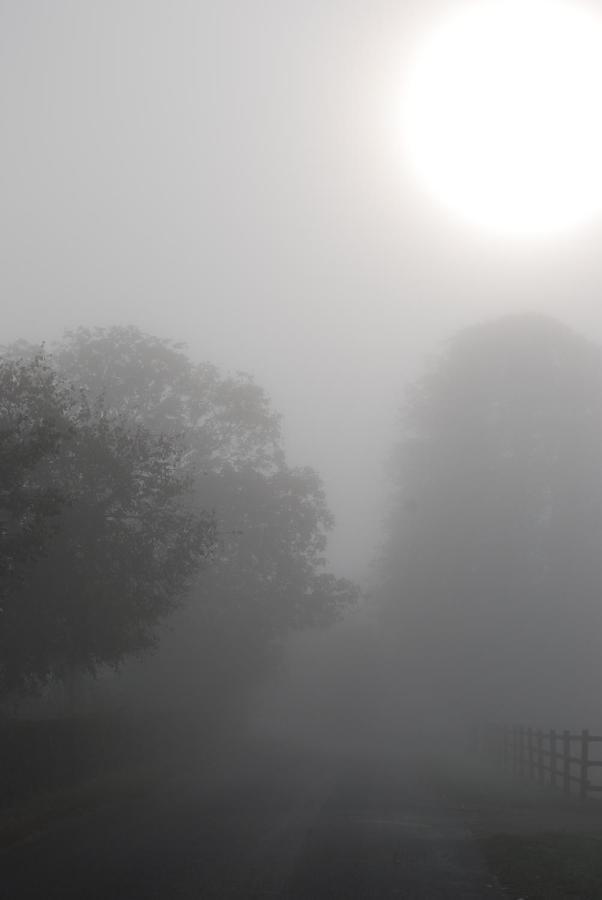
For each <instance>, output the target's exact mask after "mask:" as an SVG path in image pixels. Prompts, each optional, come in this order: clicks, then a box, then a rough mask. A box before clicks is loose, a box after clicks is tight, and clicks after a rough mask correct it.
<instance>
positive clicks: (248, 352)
mask: <svg viewBox="0 0 602 900" xmlns="http://www.w3.org/2000/svg"><path fill="white" fill-rule="evenodd" d="M451 5H453V4H451V3H444V2H434V0H428V2H425V0H420V2H419V0H408V2H401V3H393V2H384V0H380V2H379V0H376V2H372V3H366V2H364V3H358V2H350V0H345V2H343V0H322V2H320V3H318V2H308V3H304V4H300V3H293V2H292V0H266V2H261V3H248V2H242V0H238V2H232V0H221V2H219V3H207V2H202V0H194V2H193V0H172V2H170V3H166V2H157V0H106V2H103V3H91V2H90V3H82V2H81V0H53V2H52V3H46V2H41V0H19V2H16V0H15V2H11V0H0V107H1V110H2V114H1V118H0V122H1V126H0V127H1V129H2V134H1V140H0V148H1V149H0V153H1V155H2V168H1V172H2V205H1V207H0V248H1V250H0V253H1V255H2V264H1V266H0V282H1V284H0V287H1V294H0V296H1V297H2V300H1V304H2V313H3V315H2V325H3V328H2V341H3V342H7V341H10V340H13V339H15V338H18V337H27V338H29V339H33V340H50V341H51V340H52V339H54V338H56V337H58V336H59V335H60V334H61V333H62V331H63V330H64V329H65V328H70V327H75V326H77V325H80V324H84V325H94V324H100V325H109V324H114V323H133V324H136V325H138V326H139V327H141V328H143V329H144V330H146V331H149V332H151V333H156V334H158V335H161V336H165V337H171V338H174V339H177V340H184V341H186V342H187V343H188V345H189V347H190V352H191V355H192V356H194V357H196V358H199V359H209V360H212V361H214V362H216V363H217V364H218V365H220V366H222V367H224V368H228V369H243V370H247V371H249V372H251V373H253V374H254V375H255V377H256V378H257V380H258V382H259V383H260V384H261V385H263V386H264V387H265V388H266V389H267V391H268V393H269V394H270V396H271V398H272V400H273V403H274V405H275V406H276V408H278V409H279V410H280V411H281V412H282V413H283V414H284V417H285V438H286V443H287V449H288V451H289V456H290V459H291V460H292V461H293V462H295V463H303V464H310V465H313V466H315V467H316V468H317V469H318V470H319V471H320V472H321V473H322V475H323V477H324V478H325V481H326V486H327V490H328V495H329V501H330V503H331V506H332V507H333V509H334V511H335V514H336V516H337V519H338V521H339V525H338V528H337V531H336V533H335V535H334V538H333V540H332V543H331V548H330V554H331V558H332V561H333V563H334V564H335V566H336V568H337V569H339V570H344V571H346V572H347V573H350V574H354V573H357V572H359V571H361V569H362V568H363V567H364V566H365V565H366V563H367V562H368V561H369V560H370V557H371V555H372V553H373V548H374V544H375V542H376V540H377V532H378V522H379V519H380V516H381V514H382V509H383V500H384V493H385V491H384V486H383V477H382V464H383V460H384V458H385V456H386V454H387V452H388V447H389V445H390V442H391V440H392V436H393V435H394V433H395V427H396V410H397V406H398V404H399V400H400V397H401V394H402V389H403V385H404V384H405V383H406V382H407V380H408V378H409V377H410V376H411V375H413V374H414V373H415V372H416V371H417V370H419V369H420V368H422V367H423V365H424V363H425V359H426V358H427V357H428V356H429V355H430V354H432V353H433V352H434V351H435V350H436V348H437V345H438V343H439V342H440V341H441V340H443V339H445V338H446V337H447V336H448V335H449V334H450V333H451V332H453V331H455V330H456V329H457V328H458V327H461V326H463V325H465V324H467V323H469V322H472V321H474V320H475V319H481V318H488V317H492V316H494V315H497V314H499V313H500V312H505V311H509V310H515V309H537V310H543V311H546V312H550V313H552V314H554V315H558V316H559V317H561V318H563V319H564V320H565V321H567V322H568V323H570V324H573V325H574V326H576V327H577V328H578V329H579V330H581V331H584V332H587V333H589V334H591V335H592V336H593V337H598V338H601V337H602V316H601V315H600V313H599V309H598V307H599V302H600V286H601V284H602V271H601V267H602V258H601V257H600V254H599V246H600V240H601V238H602V226H601V224H600V223H597V224H596V225H594V226H590V227H589V228H588V229H586V230H583V231H580V232H575V233H574V234H572V235H569V236H566V235H565V236H563V237H562V238H559V239H557V240H556V241H555V242H554V241H549V240H548V241H541V242H539V243H533V242H520V241H516V242H513V241H511V240H505V241H501V240H494V239H492V238H488V237H487V236H486V235H482V234H479V233H478V232H476V231H471V230H470V229H468V228H467V227H465V226H462V225H460V224H459V223H458V222H456V221H455V220H453V219H452V218H450V217H449V215H448V214H447V213H446V212H443V211H442V210H441V209H439V208H438V207H437V205H436V203H434V202H433V201H432V200H431V199H430V198H428V197H427V196H426V194H423V193H422V192H421V190H420V189H419V188H417V187H416V186H415V185H414V184H413V183H412V181H411V177H410V174H409V170H407V169H406V168H405V167H404V164H403V160H402V159H401V154H400V150H399V135H398V130H397V129H398V122H397V118H396V116H397V104H398V97H399V93H400V89H401V84H402V81H403V78H404V72H405V66H406V64H407V61H408V59H409V57H410V55H411V53H412V52H413V51H414V49H415V48H416V46H417V45H418V43H419V41H420V39H421V36H422V35H423V34H425V33H426V31H427V30H428V28H429V26H430V24H431V23H432V21H434V19H435V17H436V15H437V14H438V13H439V12H440V11H443V10H445V9H447V8H449V7H450V6H451Z"/></svg>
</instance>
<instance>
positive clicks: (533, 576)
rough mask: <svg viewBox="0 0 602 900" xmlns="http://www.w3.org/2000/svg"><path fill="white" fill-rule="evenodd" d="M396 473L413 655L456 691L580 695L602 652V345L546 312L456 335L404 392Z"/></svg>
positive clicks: (405, 620) (403, 610) (395, 546)
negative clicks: (431, 366) (428, 369)
mask: <svg viewBox="0 0 602 900" xmlns="http://www.w3.org/2000/svg"><path fill="white" fill-rule="evenodd" d="M392 473H393V477H394V498H395V499H394V503H393V505H392V510H391V517H390V521H389V534H388V543H387V550H386V554H385V557H386V570H387V576H388V580H389V585H390V593H391V596H392V598H393V605H394V606H395V609H396V613H395V616H396V619H397V622H398V627H399V630H400V633H401V635H402V638H401V643H400V649H401V655H402V657H403V658H404V659H405V660H406V661H409V660H412V662H413V664H415V665H418V663H420V665H419V669H422V670H423V671H424V673H425V674H426V677H428V678H429V679H430V681H429V683H430V684H431V686H432V688H433V690H437V691H438V690H441V691H442V693H444V694H448V693H449V692H454V691H455V694H456V696H458V698H460V697H462V696H464V697H468V695H470V694H473V695H474V697H475V698H476V697H477V696H478V695H481V697H482V699H483V700H487V701H488V702H492V703H499V704H503V705H504V706H505V708H507V710H508V711H512V709H513V708H514V707H513V705H514V704H516V707H517V708H518V707H519V706H520V704H521V703H523V704H524V703H531V704H532V705H537V704H542V703H544V702H546V703H548V705H549V706H550V709H554V708H560V706H561V705H562V707H563V709H566V708H567V706H568V704H569V699H568V698H569V697H573V702H575V703H577V702H578V701H579V700H580V696H579V695H578V693H577V692H578V691H580V690H581V691H582V690H583V688H584V685H586V684H587V683H588V681H591V680H593V679H594V678H595V673H596V671H597V670H598V659H599V655H600V650H601V648H602V643H601V640H600V637H601V635H602V630H601V629H602V552H601V550H602V353H601V350H600V348H599V347H597V346H595V345H593V344H591V343H590V342H589V341H587V340H585V339H583V338H581V337H579V336H577V335H576V334H574V333H572V332H571V331H570V330H569V329H567V328H565V327H563V326H562V325H560V324H558V323H556V322H554V321H552V320H549V319H546V318H541V317H537V316H516V317H509V318H506V319H502V320H500V321H497V322H494V323H492V324H486V325H480V326H476V327H473V328H470V329H468V330H467V331H465V332H463V333H461V334H460V335H458V337H457V338H456V339H455V340H453V341H451V342H450V344H449V345H448V347H447V350H446V352H445V354H444V355H443V357H442V358H441V360H440V361H439V364H438V365H437V366H436V367H435V368H434V369H433V370H432V371H431V372H430V373H429V374H428V375H427V376H426V377H424V378H423V379H422V380H421V381H420V382H418V383H417V384H416V385H415V386H414V388H413V389H412V391H411V392H410V394H409V397H408V401H407V404H406V407H405V413H404V430H403V436H402V439H401V441H400V442H399V445H398V446H397V448H396V451H395V454H394V458H393V463H392ZM410 668H411V667H410ZM591 683H593V681H591ZM555 704H557V707H556V706H555Z"/></svg>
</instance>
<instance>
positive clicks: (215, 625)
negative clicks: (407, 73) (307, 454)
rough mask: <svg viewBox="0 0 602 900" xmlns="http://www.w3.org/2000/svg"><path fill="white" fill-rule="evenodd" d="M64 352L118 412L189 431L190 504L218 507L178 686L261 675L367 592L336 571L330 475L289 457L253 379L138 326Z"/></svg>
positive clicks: (185, 626)
mask: <svg viewBox="0 0 602 900" xmlns="http://www.w3.org/2000/svg"><path fill="white" fill-rule="evenodd" d="M53 358H54V364H55V365H56V367H57V369H58V370H59V371H60V372H61V374H62V375H63V376H64V377H65V378H67V379H69V380H71V381H72V382H73V383H75V384H78V385H82V386H83V387H84V388H85V389H86V390H87V391H88V392H89V393H90V395H91V396H95V397H102V402H103V404H104V405H105V407H106V409H107V410H109V411H111V412H112V413H119V414H123V415H127V417H128V418H129V419H134V420H136V421H138V422H139V423H140V424H141V425H143V426H144V428H145V429H149V430H150V431H152V432H156V433H163V434H171V435H178V436H179V439H180V440H181V441H182V443H183V448H184V450H183V459H184V460H185V462H186V466H187V467H188V471H189V472H190V474H191V484H190V487H189V491H188V503H189V505H190V506H191V507H192V508H199V509H201V508H205V509H206V508H211V509H214V510H215V515H216V521H217V526H218V551H217V553H216V554H215V558H214V561H213V564H212V565H211V567H210V568H209V569H208V570H206V571H203V573H202V575H201V577H199V578H198V579H197V580H196V582H195V585H194V587H193V589H192V591H191V592H190V600H191V602H190V603H189V604H188V607H187V609H186V610H185V611H184V612H183V613H182V614H180V616H179V617H177V618H176V619H174V620H173V624H172V633H171V634H169V633H167V634H166V635H165V638H164V641H163V644H164V648H163V654H162V656H163V660H164V662H165V669H166V671H167V673H168V674H167V675H166V677H169V679H171V682H172V684H174V683H175V682H176V680H177V670H178V669H180V670H181V673H182V680H183V682H185V689H190V690H191V691H194V690H195V689H196V688H197V687H199V685H200V682H202V681H203V679H204V680H205V681H207V682H210V684H209V690H211V691H215V689H216V685H217V684H219V690H220V691H222V692H223V690H224V689H225V685H226V683H227V682H228V680H232V681H233V682H235V683H237V684H240V682H241V681H244V680H245V678H246V677H247V676H250V675H256V674H257V672H258V671H259V670H260V669H261V668H262V667H263V666H264V665H266V664H267V663H269V662H270V660H271V659H272V655H273V651H274V648H275V647H276V645H277V644H278V641H279V640H280V639H281V638H283V637H284V636H285V635H286V634H288V633H289V632H290V631H291V630H292V629H296V628H302V627H307V626H312V625H322V624H326V623H329V622H332V621H334V620H335V619H336V618H337V617H338V616H339V615H340V614H341V613H342V611H343V610H344V609H345V608H346V607H347V606H348V605H349V604H350V603H352V602H353V601H354V600H355V599H356V596H357V590H356V588H355V587H354V586H353V585H352V584H351V583H350V582H348V581H346V580H345V579H339V578H335V577H334V576H333V575H330V574H328V573H327V572H326V571H325V561H324V552H325V547H326V539H327V533H328V530H329V529H330V528H331V527H332V524H333V520H332V516H331V514H330V512H329V510H328V507H327V504H326V499H325V496H324V491H323V488H322V485H321V483H320V480H319V478H318V476H317V475H316V473H315V472H314V471H313V470H311V469H308V468H291V467H289V466H288V465H287V464H286V460H285V456H284V453H283V450H282V445H281V441H280V417H279V416H278V415H277V414H276V413H275V412H274V411H273V409H272V407H271V405H270V403H269V400H268V398H267V397H266V395H265V393H264V391H263V390H262V389H261V388H260V387H259V386H257V385H256V384H255V383H254V381H253V380H252V379H251V378H250V377H249V376H247V375H245V374H242V373H238V374H236V375H233V376H229V375H228V376H224V375H222V374H220V373H219V371H218V370H217V369H216V368H215V367H214V366H212V365H210V364H208V363H202V364H195V363H193V362H192V361H191V360H190V359H189V357H188V356H187V355H186V353H185V352H184V348H183V347H182V345H179V344H174V343H172V342H170V341H168V340H164V339H161V338H156V337H153V336H150V335H146V334H144V333H142V332H140V331H139V330H138V329H136V328H132V327H125V328H121V327H116V328H109V329H94V330H87V329H79V330H77V331H75V332H72V333H69V334H67V335H66V336H65V338H64V340H63V341H62V342H61V343H60V344H59V345H58V346H57V347H55V348H54V355H53ZM167 657H169V659H167Z"/></svg>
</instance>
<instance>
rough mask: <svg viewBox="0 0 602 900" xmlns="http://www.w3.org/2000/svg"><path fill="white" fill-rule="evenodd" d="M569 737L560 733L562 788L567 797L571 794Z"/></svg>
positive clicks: (567, 733)
mask: <svg viewBox="0 0 602 900" xmlns="http://www.w3.org/2000/svg"><path fill="white" fill-rule="evenodd" d="M570 757H571V736H570V733H569V732H568V731H563V732H562V788H563V790H564V793H565V794H566V796H567V797H568V796H569V794H570V793H571V759H570Z"/></svg>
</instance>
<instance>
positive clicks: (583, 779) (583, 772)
mask: <svg viewBox="0 0 602 900" xmlns="http://www.w3.org/2000/svg"><path fill="white" fill-rule="evenodd" d="M588 774H589V731H588V730H587V728H584V729H583V731H582V732H581V762H580V765H579V798H580V799H581V800H585V799H586V797H587V789H588V787H589V779H588Z"/></svg>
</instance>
